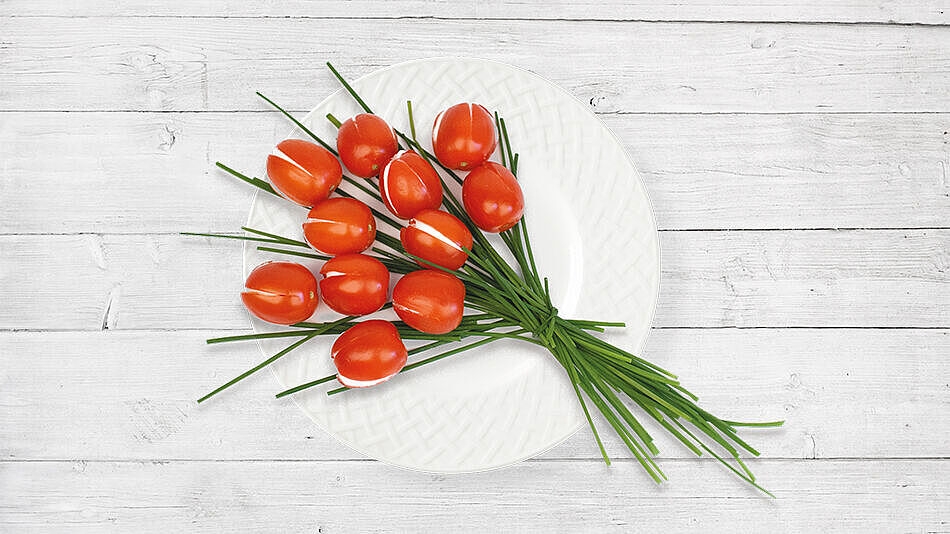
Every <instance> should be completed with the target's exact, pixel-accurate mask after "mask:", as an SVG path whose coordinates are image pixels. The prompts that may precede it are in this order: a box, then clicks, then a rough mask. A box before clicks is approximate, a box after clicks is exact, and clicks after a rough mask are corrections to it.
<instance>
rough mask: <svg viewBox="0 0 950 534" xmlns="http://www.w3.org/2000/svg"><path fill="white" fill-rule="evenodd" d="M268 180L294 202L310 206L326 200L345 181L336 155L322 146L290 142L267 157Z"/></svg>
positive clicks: (289, 140)
mask: <svg viewBox="0 0 950 534" xmlns="http://www.w3.org/2000/svg"><path fill="white" fill-rule="evenodd" d="M267 177H268V178H270V181H271V183H272V184H274V187H275V188H276V189H277V191H279V192H280V194H282V195H284V196H285V197H287V198H288V199H290V200H291V201H292V202H296V203H297V204H300V205H301V206H305V207H308V208H309V207H310V206H314V205H316V204H317V203H318V202H320V201H321V200H326V199H327V197H329V196H330V193H332V192H333V190H334V189H336V187H337V186H338V185H340V180H342V179H343V168H342V167H340V162H339V161H337V159H336V156H334V155H333V154H332V153H330V151H329V150H327V149H325V148H323V147H322V146H320V145H315V144H313V143H310V142H308V141H302V140H300V139H287V140H286V141H281V142H280V143H279V144H278V145H277V154H276V155H275V154H271V155H269V156H267Z"/></svg>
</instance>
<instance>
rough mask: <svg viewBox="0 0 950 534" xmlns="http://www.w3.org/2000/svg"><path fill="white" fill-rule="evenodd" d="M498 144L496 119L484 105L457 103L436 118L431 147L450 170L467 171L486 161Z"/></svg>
mask: <svg viewBox="0 0 950 534" xmlns="http://www.w3.org/2000/svg"><path fill="white" fill-rule="evenodd" d="M497 143H498V135H497V134H496V132H495V120H494V118H492V114H491V113H489V112H488V110H487V109H485V108H484V106H480V105H478V104H456V105H454V106H452V107H450V108H449V109H447V110H445V111H443V112H442V113H439V115H438V116H437V117H436V118H435V125H434V126H433V128H432V148H433V149H434V151H435V157H436V158H438V159H439V161H440V162H441V163H442V165H445V166H446V167H448V168H450V169H460V170H463V171H467V170H469V169H471V168H473V167H475V166H476V165H478V164H480V163H482V162H484V161H486V160H488V158H489V157H490V156H491V155H492V152H494V151H495V145H496V144H497Z"/></svg>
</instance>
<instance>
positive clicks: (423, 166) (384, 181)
mask: <svg viewBox="0 0 950 534" xmlns="http://www.w3.org/2000/svg"><path fill="white" fill-rule="evenodd" d="M379 196H381V197H383V202H384V203H385V204H386V207H387V208H389V211H391V212H392V213H393V215H395V216H396V217H399V218H400V219H408V218H410V217H412V216H414V215H415V214H417V213H419V212H420V211H422V210H424V209H436V208H438V207H439V206H440V205H442V182H441V181H440V180H439V175H438V173H436V172H435V169H433V168H432V165H429V163H428V162H427V161H426V160H424V159H422V156H420V155H419V154H416V153H415V152H412V151H410V150H403V151H402V152H399V153H398V154H396V156H395V157H393V159H391V160H389V163H387V164H386V167H384V168H383V172H382V174H380V175H379Z"/></svg>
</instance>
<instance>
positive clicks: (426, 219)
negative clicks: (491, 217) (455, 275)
mask: <svg viewBox="0 0 950 534" xmlns="http://www.w3.org/2000/svg"><path fill="white" fill-rule="evenodd" d="M399 240H400V241H401V242H402V247H403V248H404V249H406V252H408V253H410V254H412V255H413V256H418V257H420V258H422V259H424V260H426V261H430V262H432V263H434V264H436V265H438V266H440V267H444V268H446V269H449V270H451V271H454V270H455V269H458V268H459V267H461V266H462V265H464V264H465V261H466V260H467V259H468V252H465V250H472V233H471V232H469V231H468V228H467V227H466V226H465V223H463V222H462V221H460V220H458V219H457V218H456V217H455V216H454V215H452V214H450V213H446V212H444V211H439V210H423V211H420V212H419V213H417V214H416V216H415V217H413V218H412V219H411V220H410V221H409V226H407V227H405V228H403V229H402V230H400V231H399ZM416 263H418V264H419V265H421V266H423V267H425V268H427V269H435V267H433V266H431V265H429V264H427V263H423V262H421V261H418V260H417V261H416Z"/></svg>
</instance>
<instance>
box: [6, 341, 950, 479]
mask: <svg viewBox="0 0 950 534" xmlns="http://www.w3.org/2000/svg"><path fill="white" fill-rule="evenodd" d="M222 334H223V332H216V331H198V332H194V331H192V332H105V333H100V332H82V333H77V332H57V333H35V332H17V333H4V334H0V385H2V387H0V460H2V459H8V460H37V459H42V460H96V461H100V460H174V459H188V460H194V459H202V460H216V459H228V460H238V459H256V460H264V459H277V460H304V459H311V460H331V459H335V460H351V459H361V458H364V457H363V456H362V455H361V454H360V453H357V452H354V451H351V450H350V449H348V448H347V447H345V446H343V445H342V444H340V443H338V442H337V441H336V440H334V439H333V438H331V437H330V436H328V435H327V434H325V433H323V432H322V431H321V430H319V429H318V428H317V427H316V426H315V425H314V424H313V423H312V422H310V421H309V420H308V419H307V418H306V417H305V416H304V415H303V413H302V412H301V411H299V410H298V409H297V408H296V406H295V405H294V404H293V403H292V402H289V401H288V400H283V401H278V400H275V399H274V398H273V397H272V395H273V394H274V393H275V392H276V391H277V390H278V389H279V387H278V384H277V382H276V380H274V379H273V377H271V376H270V373H269V372H266V371H265V372H262V373H260V374H259V375H257V376H253V377H251V378H249V379H247V380H246V381H245V382H243V383H241V384H239V385H238V386H236V387H234V388H233V389H232V390H230V391H229V392H226V393H224V394H222V395H221V396H220V397H218V398H216V399H213V400H212V401H211V402H209V403H208V404H204V405H202V406H200V407H199V406H198V405H197V404H196V403H195V399H196V398H197V397H198V396H200V395H202V394H204V393H206V392H207V391H208V390H210V389H212V388H214V387H216V386H218V385H219V384H220V383H222V382H224V381H225V380H227V379H229V378H231V376H233V375H236V374H237V373H239V372H240V371H243V370H244V369H245V368H248V367H250V366H252V365H254V364H256V363H257V362H258V361H259V360H261V359H262V357H261V355H260V352H259V351H258V349H257V346H256V344H254V343H232V344H229V345H215V346H207V345H205V344H204V339H206V338H207V337H211V336H215V335H222ZM948 353H950V331H948V330H866V329H860V330H849V329H846V330H836V329H819V330H810V329H756V330H735V329H716V330H692V329H686V330H680V329H669V330H655V331H654V332H653V333H652V334H651V336H650V338H649V341H648V343H647V347H646V349H645V351H644V355H645V357H646V358H648V359H649V360H650V361H654V362H656V363H658V364H660V365H662V366H663V367H665V368H668V369H671V370H672V371H674V372H677V373H679V375H680V376H681V378H682V380H683V383H684V384H685V385H686V386H687V387H689V388H690V389H691V390H692V391H694V392H695V393H697V394H698V395H700V397H701V398H702V405H703V406H704V407H706V408H707V409H709V410H711V411H712V412H713V413H716V414H719V415H720V416H723V417H728V418H732V419H739V420H775V419H784V420H785V421H786V426H785V428H784V429H781V430H769V431H748V432H743V435H744V436H745V437H746V438H748V439H749V440H750V442H751V443H752V444H753V446H755V447H756V448H758V449H759V450H760V451H761V452H762V455H763V457H766V458H801V459H811V458H819V459H820V458H825V459H827V458H855V457H877V458H901V457H915V458H920V457H936V458H940V457H947V456H950V444H948V442H947V439H946V436H947V435H948V433H950V418H947V417H945V416H944V414H945V412H946V410H947V407H948V406H947V402H948V399H947V383H948V382H950V369H948V368H947V365H946V355H947V354H948ZM287 357H288V358H321V357H326V355H325V354H317V353H312V352H308V351H306V350H302V351H300V352H297V353H293V354H292V355H289V356H287ZM462 357H464V356H462ZM438 365H443V366H447V365H452V360H446V361H445V362H441V363H439V364H438ZM418 372H426V371H424V370H420V371H418ZM383 387H399V384H398V383H396V382H393V383H392V384H391V385H387V386H383ZM324 391H325V388H324V389H323V390H314V392H312V393H308V394H315V395H322V394H323V392H324ZM599 424H601V428H602V429H606V428H607V427H606V424H605V423H603V422H602V421H599ZM647 426H648V427H649V428H650V429H651V431H653V430H655V432H654V435H655V437H656V438H657V445H658V447H659V448H660V450H661V452H662V457H664V458H683V457H689V456H690V453H689V451H686V450H685V449H683V448H682V447H681V446H680V445H679V444H677V443H675V442H674V440H671V439H668V438H667V437H666V436H665V433H664V432H663V431H662V430H661V429H654V428H653V426H652V425H650V424H649V423H648V424H647ZM856 436H860V439H855V437H856ZM602 437H603V438H604V439H605V442H606V446H607V449H608V451H609V452H610V453H611V454H612V455H614V456H616V457H618V458H626V457H629V452H625V449H624V447H623V444H622V443H620V441H619V440H618V439H616V438H614V437H613V434H612V433H610V432H609V431H607V430H605V431H604V433H603V434H602ZM599 457H600V453H599V451H598V449H597V447H596V445H595V444H594V441H593V438H592V437H591V434H590V431H589V430H587V429H586V428H585V429H583V430H581V431H580V432H579V433H578V434H577V435H575V436H574V437H572V438H571V439H569V440H568V441H567V442H565V443H563V444H561V445H559V446H558V447H556V448H554V449H553V450H551V451H549V452H547V453H546V454H544V455H542V458H544V459H549V460H553V459H565V458H589V459H596V458H599Z"/></svg>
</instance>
